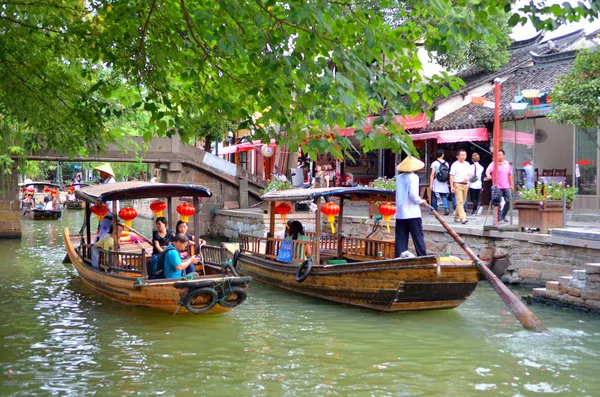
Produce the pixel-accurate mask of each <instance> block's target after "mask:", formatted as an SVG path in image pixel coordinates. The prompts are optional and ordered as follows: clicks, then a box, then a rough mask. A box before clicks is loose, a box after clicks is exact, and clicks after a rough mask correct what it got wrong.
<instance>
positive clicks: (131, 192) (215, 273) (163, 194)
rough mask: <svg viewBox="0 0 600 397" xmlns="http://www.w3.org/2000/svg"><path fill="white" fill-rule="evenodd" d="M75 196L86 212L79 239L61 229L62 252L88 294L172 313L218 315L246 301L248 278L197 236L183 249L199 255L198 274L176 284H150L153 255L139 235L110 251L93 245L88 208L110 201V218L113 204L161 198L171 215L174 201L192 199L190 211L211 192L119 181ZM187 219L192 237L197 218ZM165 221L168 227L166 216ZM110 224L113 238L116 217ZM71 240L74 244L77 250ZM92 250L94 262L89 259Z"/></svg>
mask: <svg viewBox="0 0 600 397" xmlns="http://www.w3.org/2000/svg"><path fill="white" fill-rule="evenodd" d="M75 195H76V196H77V197H78V198H79V199H80V200H83V201H85V202H86V203H87V204H88V205H86V207H85V213H86V216H85V219H86V222H85V225H84V232H83V233H82V235H81V236H79V235H70V233H69V230H68V228H65V230H64V241H65V247H66V251H67V254H68V256H69V259H70V262H71V263H72V264H73V266H74V267H75V269H76V270H77V272H78V273H79V276H80V278H81V280H82V281H83V283H84V284H86V285H87V286H88V287H90V288H91V289H93V290H95V291H96V292H98V293H100V294H102V295H104V296H107V297H109V298H111V299H114V300H116V301H119V302H122V303H125V304H129V305H135V306H142V307H148V308H151V309H156V310H160V311H165V312H169V313H172V314H185V313H194V314H202V313H223V312H227V311H230V310H231V309H232V308H234V307H236V306H238V305H240V304H241V303H242V302H244V300H245V299H246V296H247V292H246V291H247V287H248V283H249V282H250V281H251V277H240V276H238V275H237V272H236V271H235V269H233V268H232V267H231V266H230V265H229V266H228V265H227V264H226V262H225V258H224V255H225V252H224V248H221V247H213V246H208V245H202V246H199V240H200V239H199V238H198V236H197V235H196V238H195V243H194V244H189V248H188V253H189V255H194V254H195V253H199V255H200V256H201V262H200V263H199V264H198V265H196V272H197V274H194V273H192V274H190V275H186V276H185V277H184V278H180V279H179V278H178V279H149V277H148V274H149V273H150V272H149V271H148V268H147V264H148V262H149V261H150V259H151V254H152V251H151V250H152V247H151V241H150V240H149V239H147V238H145V237H143V236H141V235H137V236H136V239H135V240H134V239H130V240H129V241H127V242H123V241H121V242H119V241H118V239H116V238H115V250H114V251H104V250H102V249H100V248H97V247H94V246H93V243H94V242H93V241H92V233H91V225H90V218H91V214H92V210H93V205H102V204H104V203H107V202H110V201H112V205H113V213H114V212H116V208H117V200H134V199H149V198H166V199H167V204H165V203H164V202H163V203H162V204H163V207H166V208H168V210H169V212H171V211H170V210H171V208H172V198H173V197H183V196H187V197H192V198H193V206H194V208H198V202H199V198H202V197H211V196H212V193H211V192H210V190H208V189H206V188H204V187H202V186H198V185H184V184H173V183H149V182H118V183H111V184H103V185H95V186H89V187H85V188H83V189H81V190H78V191H76V192H75ZM124 210H126V209H121V212H123V211H124ZM191 216H193V218H194V219H193V230H194V231H196V232H197V231H198V230H199V226H200V221H199V219H198V216H197V215H191ZM168 220H169V226H171V224H170V223H171V217H170V216H169V217H168ZM112 222H113V223H112V225H113V230H114V231H115V232H114V237H116V230H117V218H116V216H114V217H113V221H112ZM131 230H132V229H131ZM114 237H113V238H114ZM73 240H79V245H78V246H77V247H76V244H74V243H73ZM95 250H97V251H96V252H97V253H99V256H98V257H99V259H95V257H94V256H95V254H94V251H95ZM98 257H96V258H98ZM94 261H96V263H94Z"/></svg>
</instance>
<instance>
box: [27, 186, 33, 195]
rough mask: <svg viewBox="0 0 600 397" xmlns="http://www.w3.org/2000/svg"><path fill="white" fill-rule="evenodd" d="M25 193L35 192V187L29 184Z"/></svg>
mask: <svg viewBox="0 0 600 397" xmlns="http://www.w3.org/2000/svg"><path fill="white" fill-rule="evenodd" d="M27 193H29V194H33V193H35V189H34V188H33V187H31V186H30V187H28V188H27Z"/></svg>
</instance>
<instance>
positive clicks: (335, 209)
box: [321, 201, 340, 233]
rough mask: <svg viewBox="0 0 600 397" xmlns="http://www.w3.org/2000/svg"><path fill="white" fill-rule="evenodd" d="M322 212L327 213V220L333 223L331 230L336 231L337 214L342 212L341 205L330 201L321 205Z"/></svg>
mask: <svg viewBox="0 0 600 397" xmlns="http://www.w3.org/2000/svg"><path fill="white" fill-rule="evenodd" d="M321 212H322V213H323V214H324V215H327V222H329V224H330V225H331V232H332V233H335V216H336V215H337V214H339V213H340V206H339V205H337V204H336V203H334V202H333V201H330V202H328V203H325V205H323V206H322V207H321Z"/></svg>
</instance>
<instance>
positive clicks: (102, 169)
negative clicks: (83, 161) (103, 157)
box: [94, 163, 116, 184]
mask: <svg viewBox="0 0 600 397" xmlns="http://www.w3.org/2000/svg"><path fill="white" fill-rule="evenodd" d="M94 170H95V171H98V173H99V174H100V178H102V183H103V184H105V183H115V182H116V180H115V173H114V172H113V170H112V167H111V166H110V164H109V163H104V164H102V165H99V166H97V167H96V168H94Z"/></svg>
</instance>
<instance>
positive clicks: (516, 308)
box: [424, 204, 548, 332]
mask: <svg viewBox="0 0 600 397" xmlns="http://www.w3.org/2000/svg"><path fill="white" fill-rule="evenodd" d="M424 205H425V206H426V207H427V208H429V210H430V211H431V212H432V213H433V216H435V218H436V219H437V220H438V221H439V222H440V223H441V224H442V226H443V227H444V229H446V231H447V232H448V234H450V236H452V238H453V239H454V241H456V242H457V243H458V245H459V246H460V247H461V248H462V249H463V251H465V253H466V254H467V255H468V256H469V258H471V259H472V260H473V261H474V262H475V263H476V264H477V268H478V269H479V271H480V272H481V274H483V277H485V279H486V280H487V281H489V283H490V284H491V285H492V287H493V288H494V290H495V291H496V293H497V294H498V295H500V298H501V299H502V300H503V301H504V303H505V304H506V306H508V308H509V309H510V311H511V312H512V313H513V314H514V315H515V317H516V318H517V320H519V322H520V323H521V325H522V326H523V327H524V328H525V329H527V330H529V331H534V332H548V330H547V329H546V327H544V324H542V322H541V321H540V320H539V319H538V318H537V317H536V316H535V314H533V313H532V312H531V310H529V309H528V308H527V306H525V304H523V302H521V301H520V300H519V298H517V297H516V296H515V295H514V294H513V293H512V292H511V291H510V290H509V289H508V288H507V287H506V285H504V283H503V282H502V281H500V280H499V279H498V277H496V275H495V274H494V273H492V271H491V270H490V269H489V268H488V267H487V266H486V265H485V264H484V263H483V261H482V260H481V259H480V258H479V257H478V256H477V255H476V254H475V253H474V252H473V251H472V250H471V248H469V246H468V245H467V243H465V241H464V240H463V239H462V238H460V236H459V235H458V234H457V233H456V232H455V231H454V229H452V228H451V227H450V225H448V224H447V223H446V221H445V220H444V218H442V217H441V215H440V214H438V212H437V211H436V210H435V209H433V207H432V206H430V205H429V204H424Z"/></svg>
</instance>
